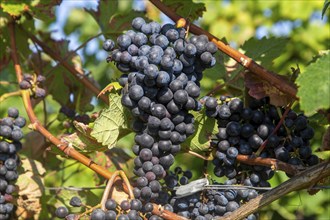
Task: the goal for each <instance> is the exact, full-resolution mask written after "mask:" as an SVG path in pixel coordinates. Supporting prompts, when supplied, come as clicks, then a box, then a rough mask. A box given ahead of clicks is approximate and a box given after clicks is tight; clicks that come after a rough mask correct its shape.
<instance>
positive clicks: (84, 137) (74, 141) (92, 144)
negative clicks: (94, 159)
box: [61, 121, 106, 152]
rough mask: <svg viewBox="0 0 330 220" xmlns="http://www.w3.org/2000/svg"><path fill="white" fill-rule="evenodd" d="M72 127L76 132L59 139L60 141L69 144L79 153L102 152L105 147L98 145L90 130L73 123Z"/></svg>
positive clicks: (86, 126)
mask: <svg viewBox="0 0 330 220" xmlns="http://www.w3.org/2000/svg"><path fill="white" fill-rule="evenodd" d="M73 126H74V127H75V128H76V132H74V133H72V134H69V135H65V136H63V137H61V141H63V142H65V143H69V144H71V145H72V146H73V147H74V148H76V149H77V150H79V151H83V152H88V151H103V150H106V147H104V146H102V145H101V144H100V143H98V142H97V141H96V140H95V138H93V137H92V136H91V134H90V133H91V132H92V129H91V128H90V127H89V126H88V125H85V124H84V123H81V122H77V121H74V122H73Z"/></svg>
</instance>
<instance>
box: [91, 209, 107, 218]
mask: <svg viewBox="0 0 330 220" xmlns="http://www.w3.org/2000/svg"><path fill="white" fill-rule="evenodd" d="M104 219H105V212H104V211H103V210H102V209H95V210H94V211H93V212H92V214H91V220H104Z"/></svg>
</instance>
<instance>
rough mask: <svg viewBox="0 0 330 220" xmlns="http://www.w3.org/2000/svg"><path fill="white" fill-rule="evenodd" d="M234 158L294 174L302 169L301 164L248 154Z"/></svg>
mask: <svg viewBox="0 0 330 220" xmlns="http://www.w3.org/2000/svg"><path fill="white" fill-rule="evenodd" d="M236 159H237V161H239V162H241V163H244V164H249V165H253V166H254V165H260V166H266V167H271V168H272V169H274V170H282V171H284V172H286V173H287V174H291V175H296V174H297V173H298V172H299V171H301V170H303V169H304V168H303V167H301V166H294V165H291V164H288V163H285V162H282V161H280V160H277V159H272V158H262V157H251V156H250V155H242V154H239V155H237V158H236Z"/></svg>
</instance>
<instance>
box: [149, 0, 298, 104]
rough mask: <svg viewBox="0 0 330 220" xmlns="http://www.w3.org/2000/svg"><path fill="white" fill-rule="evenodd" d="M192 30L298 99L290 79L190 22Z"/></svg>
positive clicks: (172, 14) (156, 2) (171, 15)
mask: <svg viewBox="0 0 330 220" xmlns="http://www.w3.org/2000/svg"><path fill="white" fill-rule="evenodd" d="M150 2H151V3H152V4H154V5H155V6H156V7H157V8H158V9H159V10H160V11H162V12H163V13H164V14H166V15H167V16H168V17H169V18H171V19H172V20H173V21H175V22H177V21H178V20H179V19H182V17H181V16H179V15H177V14H176V13H175V12H173V11H172V10H171V9H170V8H169V7H167V6H166V5H165V4H163V3H162V2H161V1H159V0H150ZM190 32H191V33H193V34H197V35H201V34H205V35H206V36H207V37H208V38H209V40H210V41H212V42H213V43H215V44H216V45H217V47H218V48H219V50H221V51H222V52H224V53H225V54H227V55H228V56H230V57H232V58H233V59H234V60H236V61H237V62H238V63H239V64H241V65H242V66H243V67H245V68H246V69H248V70H250V71H251V72H252V73H254V74H255V75H257V76H258V77H259V78H261V79H263V80H266V81H267V82H269V83H270V84H271V85H273V86H275V87H276V88H278V89H279V90H280V91H282V92H284V93H286V94H288V95H290V96H291V97H293V98H294V99H298V98H297V96H296V94H297V89H296V87H295V86H294V85H292V84H291V83H290V82H288V81H285V80H283V79H282V78H281V77H279V75H277V74H275V73H273V72H271V71H269V70H267V69H266V68H264V67H262V66H260V65H259V64H257V63H256V62H255V61H254V60H252V59H251V58H250V57H248V56H246V55H244V54H242V53H240V52H238V51H237V50H234V49H233V48H231V47H230V46H229V45H227V44H225V43H223V42H222V41H220V40H219V39H218V38H217V37H215V36H214V35H212V34H210V33H209V32H207V31H205V30H203V29H202V28H200V27H198V26H196V25H194V24H190Z"/></svg>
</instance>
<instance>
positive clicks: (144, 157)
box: [103, 18, 217, 202]
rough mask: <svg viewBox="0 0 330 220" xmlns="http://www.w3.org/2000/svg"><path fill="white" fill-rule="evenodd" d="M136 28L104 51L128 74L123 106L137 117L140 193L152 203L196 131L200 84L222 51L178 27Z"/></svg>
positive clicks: (138, 21) (136, 24) (141, 24)
mask: <svg viewBox="0 0 330 220" xmlns="http://www.w3.org/2000/svg"><path fill="white" fill-rule="evenodd" d="M132 27H133V29H134V30H129V31H127V32H126V33H125V34H123V35H120V36H119V37H118V38H117V45H118V48H117V49H114V47H115V43H114V42H113V41H112V40H106V41H105V43H104V46H103V48H104V49H105V50H106V51H109V52H110V55H109V57H108V61H114V62H115V63H116V66H117V68H118V69H119V70H120V71H122V72H124V74H123V75H122V76H121V77H120V79H119V83H120V84H121V85H122V86H123V87H124V89H123V90H122V100H121V101H122V104H123V105H124V106H125V107H127V108H129V109H130V110H131V113H132V115H133V116H134V117H135V121H134V122H133V130H134V131H135V132H136V136H135V143H136V144H135V145H134V146H133V147H132V149H133V152H134V153H135V154H136V155H137V157H136V158H135V160H134V164H135V169H134V171H133V172H134V174H135V175H136V176H138V178H137V181H136V186H137V187H136V188H135V189H134V194H135V197H136V198H141V199H142V200H143V201H145V202H147V201H154V200H156V199H157V198H158V197H159V194H160V193H161V189H162V187H161V184H160V183H159V180H160V179H163V178H164V177H165V176H166V171H167V170H168V169H169V168H170V166H171V165H172V164H173V163H174V155H175V154H176V153H177V152H179V151H180V149H181V146H180V144H181V143H182V142H184V141H185V140H186V138H187V137H188V136H190V135H192V134H193V133H194V132H195V128H194V124H193V123H194V117H193V115H192V114H190V113H189V111H190V110H195V111H198V110H200V109H201V107H202V106H201V104H200V103H199V102H198V101H197V100H196V98H198V97H199V95H200V84H199V81H200V80H201V79H202V77H203V71H204V70H205V69H206V68H210V67H212V66H214V65H215V62H216V60H215V57H214V56H213V54H214V53H215V52H216V51H217V47H216V45H215V44H214V43H212V42H209V41H208V38H207V36H205V35H201V36H192V37H190V38H189V39H186V38H185V37H186V30H185V29H184V28H176V27H175V26H174V25H172V24H165V25H163V26H162V27H161V26H160V24H158V23H157V22H150V23H146V21H145V20H144V19H142V18H135V19H134V20H133V21H132Z"/></svg>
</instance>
